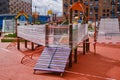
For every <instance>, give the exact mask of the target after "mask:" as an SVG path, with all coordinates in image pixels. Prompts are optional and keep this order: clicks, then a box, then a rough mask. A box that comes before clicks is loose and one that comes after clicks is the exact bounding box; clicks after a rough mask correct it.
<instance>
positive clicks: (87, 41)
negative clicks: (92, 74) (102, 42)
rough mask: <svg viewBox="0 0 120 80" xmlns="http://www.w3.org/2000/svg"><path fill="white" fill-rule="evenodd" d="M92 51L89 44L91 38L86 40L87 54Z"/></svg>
mask: <svg viewBox="0 0 120 80" xmlns="http://www.w3.org/2000/svg"><path fill="white" fill-rule="evenodd" d="M89 51H90V43H89V38H88V39H86V52H89Z"/></svg>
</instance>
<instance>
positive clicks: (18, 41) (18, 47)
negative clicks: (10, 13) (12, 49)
mask: <svg viewBox="0 0 120 80" xmlns="http://www.w3.org/2000/svg"><path fill="white" fill-rule="evenodd" d="M17 25H18V24H17V19H15V33H16V35H17V49H18V50H20V38H19V37H18V32H17Z"/></svg>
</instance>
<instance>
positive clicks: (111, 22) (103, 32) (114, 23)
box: [97, 18, 120, 43]
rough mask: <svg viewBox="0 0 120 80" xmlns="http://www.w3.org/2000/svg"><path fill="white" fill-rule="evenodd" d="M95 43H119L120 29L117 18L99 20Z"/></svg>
mask: <svg viewBox="0 0 120 80" xmlns="http://www.w3.org/2000/svg"><path fill="white" fill-rule="evenodd" d="M97 42H105V43H110V42H112V43H116V42H120V28H119V22H118V19H117V18H104V19H101V21H100V25H99V30H98V36H97Z"/></svg>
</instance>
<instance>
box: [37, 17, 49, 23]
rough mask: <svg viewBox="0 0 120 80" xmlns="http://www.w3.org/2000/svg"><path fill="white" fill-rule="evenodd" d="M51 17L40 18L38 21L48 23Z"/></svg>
mask: <svg viewBox="0 0 120 80" xmlns="http://www.w3.org/2000/svg"><path fill="white" fill-rule="evenodd" d="M49 18H50V16H39V18H38V20H40V21H41V22H42V23H46V22H48V20H49Z"/></svg>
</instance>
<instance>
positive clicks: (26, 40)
mask: <svg viewBox="0 0 120 80" xmlns="http://www.w3.org/2000/svg"><path fill="white" fill-rule="evenodd" d="M25 48H27V40H25Z"/></svg>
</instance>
